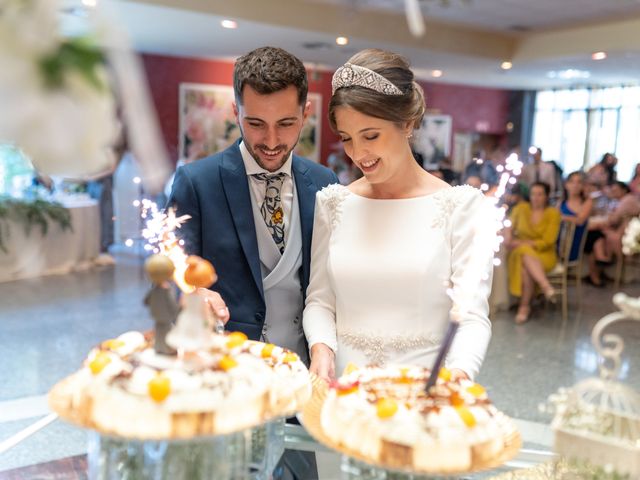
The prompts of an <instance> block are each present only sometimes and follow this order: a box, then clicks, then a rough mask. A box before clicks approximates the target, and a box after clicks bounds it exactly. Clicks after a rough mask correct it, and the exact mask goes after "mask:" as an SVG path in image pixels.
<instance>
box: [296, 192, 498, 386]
mask: <svg viewBox="0 0 640 480" xmlns="http://www.w3.org/2000/svg"><path fill="white" fill-rule="evenodd" d="M483 205H485V204H484V201H483V196H482V194H481V193H480V192H479V191H478V190H476V189H474V188H472V187H469V186H463V187H453V188H445V189H443V190H440V191H437V192H435V193H433V194H430V195H426V196H422V197H416V198H407V199H396V200H377V199H370V198H365V197H362V196H359V195H356V194H354V193H353V192H351V191H350V190H349V189H348V188H346V187H344V186H341V185H331V186H329V187H326V188H324V189H323V190H322V191H320V192H318V194H317V199H316V210H315V220H314V230H313V241H312V246H311V278H310V283H309V288H308V289H307V301H306V308H305V310H304V317H303V323H304V331H305V334H306V336H307V340H308V341H309V346H310V347H311V346H312V345H314V344H316V343H325V344H327V345H328V346H330V347H331V348H333V349H334V350H335V351H336V374H337V375H340V374H341V372H342V370H343V369H344V367H345V366H346V364H347V363H348V362H353V363H355V364H356V365H360V366H364V365H367V364H372V363H396V364H397V363H402V364H409V363H410V364H418V365H423V366H427V367H431V366H432V364H433V362H434V360H435V356H436V354H437V350H438V347H439V345H440V342H441V340H442V337H443V336H444V333H445V331H446V328H447V323H448V318H449V311H450V309H451V306H452V299H451V298H450V296H449V295H453V296H454V298H455V295H456V293H455V292H456V291H457V289H456V288H455V287H456V286H458V287H459V285H460V283H461V278H462V275H463V274H464V272H465V269H466V268H467V267H468V265H469V263H470V259H471V255H473V254H474V253H472V249H471V248H470V246H471V243H472V239H473V232H474V228H476V227H477V221H478V219H479V218H480V215H478V212H479V209H480V208H483ZM476 254H477V253H476ZM482 255H483V256H485V255H486V258H484V257H483V258H482V262H481V265H483V268H485V269H486V275H485V279H484V280H480V281H479V283H478V284H477V287H476V288H475V289H474V291H473V292H468V293H470V298H469V296H467V298H466V301H467V304H470V308H468V309H467V310H468V313H467V314H466V315H464V317H463V318H462V319H461V324H460V327H459V329H458V333H457V335H456V338H455V341H454V343H453V345H452V347H451V350H450V352H449V355H448V357H447V361H446V365H447V366H448V367H449V368H460V369H462V370H464V371H465V372H466V373H467V374H469V375H470V376H471V377H474V376H475V375H476V374H477V373H478V370H479V369H480V365H481V364H482V361H483V359H484V355H485V352H486V349H487V345H488V343H489V339H490V338H491V324H490V321H489V319H488V312H489V305H488V301H487V299H488V297H489V293H490V290H491V274H492V271H493V252H492V251H488V252H483V253H482ZM448 290H449V294H448V293H447V291H448ZM452 292H453V293H452Z"/></svg>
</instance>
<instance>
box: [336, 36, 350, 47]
mask: <svg viewBox="0 0 640 480" xmlns="http://www.w3.org/2000/svg"><path fill="white" fill-rule="evenodd" d="M336 43H337V44H338V45H343V46H344V45H347V44H348V43H349V39H348V38H347V37H336Z"/></svg>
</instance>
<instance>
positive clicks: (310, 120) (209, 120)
mask: <svg viewBox="0 0 640 480" xmlns="http://www.w3.org/2000/svg"><path fill="white" fill-rule="evenodd" d="M308 99H309V101H310V102H311V108H310V111H309V116H308V117H307V121H306V122H305V125H304V127H303V128H302V132H301V133H300V140H299V141H298V145H297V146H296V149H295V152H296V154H298V155H301V156H303V157H306V158H308V159H310V160H313V161H316V162H318V161H320V123H321V122H320V119H321V114H322V112H321V109H322V104H321V99H322V96H321V95H319V94H316V93H310V94H309V97H308ZM233 101H234V98H233V88H232V87H230V86H226V85H207V84H195V83H182V84H180V132H179V135H180V138H179V148H180V150H179V151H180V156H181V157H182V158H183V159H192V160H193V159H197V158H201V157H204V156H207V155H211V154H213V153H216V152H219V151H221V150H224V149H225V148H227V147H228V146H229V145H231V144H232V143H233V142H235V141H236V140H237V139H238V137H239V136H240V129H239V128H238V125H237V124H236V119H235V116H234V114H233Z"/></svg>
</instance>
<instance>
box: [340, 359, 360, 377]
mask: <svg viewBox="0 0 640 480" xmlns="http://www.w3.org/2000/svg"><path fill="white" fill-rule="evenodd" d="M358 368H359V367H358V366H357V365H356V364H355V363H352V362H349V363H347V365H346V366H345V367H344V370H343V372H342V375H349V374H350V373H353V372H355V371H356V370H358Z"/></svg>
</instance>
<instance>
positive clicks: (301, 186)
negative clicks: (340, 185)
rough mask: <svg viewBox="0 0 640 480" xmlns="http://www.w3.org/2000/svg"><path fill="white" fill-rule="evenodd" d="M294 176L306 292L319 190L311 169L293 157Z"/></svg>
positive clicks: (303, 284) (303, 282)
mask: <svg viewBox="0 0 640 480" xmlns="http://www.w3.org/2000/svg"><path fill="white" fill-rule="evenodd" d="M292 169H293V176H294V180H295V182H296V189H297V194H298V206H299V208H300V227H301V228H300V230H301V233H302V287H303V289H304V290H306V287H307V284H308V283H309V263H310V262H311V233H312V231H313V210H314V207H315V204H316V192H317V191H318V188H317V187H316V185H315V183H314V182H313V180H312V179H311V175H309V169H308V168H307V167H306V166H305V165H304V164H303V162H302V161H301V160H300V159H299V158H297V157H296V156H295V155H294V156H293V162H292Z"/></svg>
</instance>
